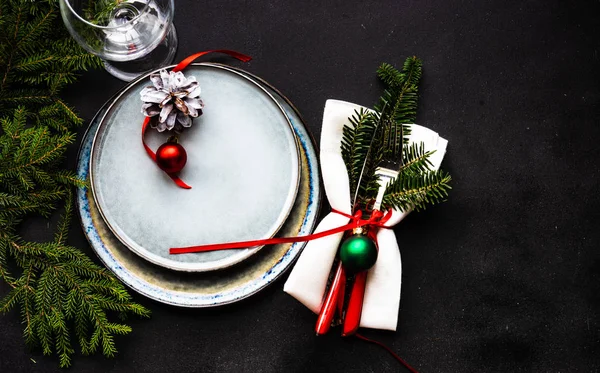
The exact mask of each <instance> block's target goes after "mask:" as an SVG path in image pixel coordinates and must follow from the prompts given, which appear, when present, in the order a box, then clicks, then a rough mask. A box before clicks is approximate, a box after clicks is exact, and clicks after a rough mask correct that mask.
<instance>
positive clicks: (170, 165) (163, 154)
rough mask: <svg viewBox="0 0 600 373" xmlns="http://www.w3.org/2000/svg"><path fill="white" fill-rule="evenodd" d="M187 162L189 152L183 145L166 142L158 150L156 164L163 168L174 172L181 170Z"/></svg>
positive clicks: (170, 172) (168, 171)
mask: <svg viewBox="0 0 600 373" xmlns="http://www.w3.org/2000/svg"><path fill="white" fill-rule="evenodd" d="M186 162H187V153H186V152H185V149H184V148H183V146H181V145H179V144H177V143H174V142H166V143H164V144H162V145H161V146H160V147H159V148H158V150H157V151H156V164H157V165H158V167H160V169H161V170H163V171H165V172H166V173H169V174H172V173H176V172H179V171H181V169H182V168H183V166H185V163H186Z"/></svg>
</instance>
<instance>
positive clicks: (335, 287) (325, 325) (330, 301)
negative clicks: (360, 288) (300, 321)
mask: <svg viewBox="0 0 600 373" xmlns="http://www.w3.org/2000/svg"><path fill="white" fill-rule="evenodd" d="M345 287H346V273H345V271H344V267H343V266H342V263H341V262H340V263H339V264H338V267H337V270H336V272H335V276H334V278H333V282H332V283H331V286H330V287H329V291H328V292H327V296H326V297H325V300H324V301H323V305H322V306H321V312H319V317H318V318H317V325H316V326H315V331H316V332H317V335H323V334H325V333H327V332H328V331H329V328H331V322H332V321H333V316H334V315H335V312H336V309H337V308H338V307H339V302H340V299H342V300H343V299H344V288H345Z"/></svg>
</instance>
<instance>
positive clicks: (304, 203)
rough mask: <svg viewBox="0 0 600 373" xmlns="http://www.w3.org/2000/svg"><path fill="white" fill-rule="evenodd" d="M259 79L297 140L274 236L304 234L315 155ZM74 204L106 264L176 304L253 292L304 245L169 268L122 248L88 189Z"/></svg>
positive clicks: (86, 152)
mask: <svg viewBox="0 0 600 373" xmlns="http://www.w3.org/2000/svg"><path fill="white" fill-rule="evenodd" d="M201 65H203V66H204V65H207V64H201ZM238 71H239V72H241V70H238ZM252 78H253V79H256V80H257V81H259V79H258V78H256V77H252ZM260 84H261V85H263V86H264V87H265V88H266V89H268V90H269V92H270V93H271V94H272V95H273V96H274V97H275V98H276V99H277V101H278V102H279V103H280V104H281V105H282V107H283V108H284V110H285V112H286V114H287V115H288V117H289V119H290V121H291V123H292V126H293V128H294V131H295V133H296V136H297V137H298V140H299V145H300V161H301V163H302V168H301V169H302V172H301V174H300V185H299V189H298V193H297V197H296V201H295V203H294V206H293V208H292V211H291V213H290V215H289V217H288V219H287V221H286V222H285V224H284V226H283V227H282V229H281V230H280V232H279V233H278V235H279V236H295V235H296V236H297V235H306V234H309V233H311V232H312V230H313V228H314V226H315V224H316V219H317V217H318V213H319V205H320V198H321V187H320V184H319V180H320V176H319V166H318V159H317V154H316V153H315V149H314V146H313V142H312V139H311V137H310V135H309V134H308V132H307V131H306V128H305V127H304V123H303V121H302V119H301V118H300V116H299V114H298V112H297V111H296V110H295V109H294V108H293V107H292V106H291V104H290V103H289V102H288V101H287V100H286V99H285V97H283V96H282V95H281V94H280V93H278V92H276V91H274V89H273V88H272V87H270V86H269V85H268V84H267V83H265V82H263V81H260ZM110 102H112V101H110ZM110 102H109V103H107V104H106V105H105V107H103V108H102V109H101V110H100V111H99V112H98V114H96V118H94V120H92V122H91V124H90V126H89V128H88V132H87V133H86V135H85V136H84V139H83V142H82V144H81V149H80V152H79V159H78V164H77V174H78V175H79V176H80V177H82V178H84V179H88V177H89V164H90V157H91V150H92V140H93V136H94V133H95V132H96V130H97V128H98V122H99V119H100V118H102V116H103V115H104V113H105V112H106V109H107V107H108V106H109V105H110ZM77 204H78V212H79V215H80V218H81V224H82V228H83V231H84V233H85V235H86V237H87V239H88V241H89V242H90V245H91V247H92V249H93V250H94V251H95V252H96V254H97V255H98V257H99V258H100V260H101V261H102V262H103V263H104V264H105V265H106V267H107V268H109V269H110V270H111V271H112V272H114V273H115V275H116V276H117V277H118V278H119V279H120V280H121V281H123V282H124V283H125V284H126V285H128V286H129V287H131V288H132V289H134V290H135V291H137V292H139V293H140V294H142V295H144V296H147V297H149V298H152V299H155V300H157V301H159V302H163V303H167V304H171V305H176V306H182V307H211V306H218V305H222V304H228V303H232V302H236V301H238V300H241V299H244V298H246V297H248V296H250V295H252V294H255V293H256V292H258V291H260V290H261V289H263V288H264V287H266V286H267V285H268V284H270V283H271V282H272V281H274V280H275V279H277V278H278V277H279V276H281V275H282V274H283V273H284V272H285V271H286V270H287V269H288V268H290V266H291V265H292V264H293V263H294V261H295V260H296V258H297V257H298V255H300V252H301V251H302V249H303V248H304V246H305V243H294V244H285V245H274V246H267V247H265V248H264V249H263V250H260V251H259V252H258V253H256V255H253V256H252V257H251V258H248V259H247V260H245V261H243V262H241V263H239V264H236V265H234V266H232V267H230V268H226V269H223V270H220V271H213V272H204V273H181V272H174V271H171V270H168V269H166V268H163V267H159V266H156V265H153V264H152V263H149V262H148V261H146V260H144V259H142V258H140V257H139V256H137V255H135V254H133V253H132V252H131V251H130V250H129V249H128V248H127V247H125V246H124V245H123V244H122V243H121V242H120V241H119V240H118V239H117V238H116V237H115V236H114V234H113V233H112V232H111V231H110V229H109V228H108V227H107V226H106V224H105V222H104V221H103V219H102V217H101V215H100V213H99V211H98V209H97V207H96V206H95V204H94V200H93V197H92V193H91V191H90V190H88V189H79V190H78V191H77Z"/></svg>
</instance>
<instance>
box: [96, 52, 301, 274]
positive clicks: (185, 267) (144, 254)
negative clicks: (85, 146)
mask: <svg viewBox="0 0 600 373" xmlns="http://www.w3.org/2000/svg"><path fill="white" fill-rule="evenodd" d="M191 65H192V66H204V67H210V68H217V69H221V70H225V71H228V72H230V73H233V74H235V75H237V76H238V77H241V78H242V79H244V80H247V81H249V82H250V83H251V84H252V85H254V86H255V87H257V88H258V89H259V90H260V91H262V92H263V93H264V94H265V95H267V97H268V98H269V99H270V101H271V102H273V103H274V104H275V105H276V107H277V108H278V109H279V112H280V113H281V114H282V116H283V118H284V119H285V122H286V123H287V128H288V129H289V131H290V134H291V136H292V138H293V148H294V150H295V157H292V159H293V162H295V163H296V167H295V176H294V177H295V185H294V186H293V188H292V189H293V191H292V193H288V195H287V197H286V200H285V203H284V206H285V208H284V211H285V212H284V213H282V214H280V215H279V217H278V221H277V222H278V223H277V225H276V227H275V228H274V229H273V230H272V231H271V232H270V233H268V234H267V235H266V236H265V237H262V238H272V237H274V236H275V235H277V233H278V232H279V231H280V230H281V228H282V226H283V225H284V224H285V222H286V220H287V218H288V217H289V214H290V213H291V211H292V209H293V206H294V202H295V201H296V198H297V196H298V188H299V185H300V175H301V173H302V162H300V144H299V139H298V135H297V134H296V131H295V129H294V126H293V125H292V123H291V121H290V118H289V117H288V114H287V113H286V112H285V110H284V109H283V107H282V106H281V105H280V104H279V102H277V100H276V99H275V98H274V97H273V95H272V94H271V93H270V92H268V91H267V90H266V89H265V87H263V86H261V84H259V83H257V82H256V81H255V80H254V78H256V77H255V76H254V75H252V74H249V73H246V72H245V71H244V70H241V69H240V70H239V71H238V70H236V69H234V68H232V67H230V66H227V65H223V64H214V63H193V64H191ZM175 66H177V65H170V66H164V67H161V68H158V69H156V70H153V71H150V72H148V73H146V74H144V75H142V76H140V77H138V78H137V79H135V80H133V81H132V82H130V83H128V84H127V85H125V87H123V88H122V89H121V90H120V91H119V92H118V93H116V94H115V95H114V96H112V97H111V98H110V99H109V101H110V104H109V105H108V106H107V107H106V109H105V112H104V113H103V114H102V118H100V120H99V124H98V129H97V130H96V133H95V134H94V137H93V140H92V145H91V150H90V162H89V170H88V175H89V178H90V189H91V191H92V196H93V198H94V203H95V205H96V207H97V210H98V212H99V213H100V215H101V216H102V219H103V220H104V222H105V223H106V225H107V227H108V228H109V229H110V231H111V232H112V234H114V235H115V237H116V238H117V239H118V240H119V241H120V242H121V243H122V244H123V245H125V246H126V247H127V248H128V249H129V250H130V251H132V252H133V253H134V254H136V255H138V256H139V257H141V258H142V259H144V260H147V261H149V262H151V263H153V264H155V265H157V266H160V267H163V268H168V269H171V270H175V271H181V272H210V271H216V270H220V269H224V268H228V267H231V266H233V265H235V264H238V263H240V262H242V261H244V260H246V259H249V258H250V257H251V256H253V255H254V254H256V253H257V252H258V251H259V250H260V249H262V248H263V247H264V245H259V246H253V247H248V248H245V249H242V250H241V251H240V254H239V255H236V256H233V257H226V258H223V259H219V260H217V261H216V264H212V265H205V264H204V263H203V262H178V261H173V260H170V259H168V258H165V257H162V256H159V255H157V254H154V253H152V252H149V251H148V250H147V249H144V248H143V247H142V246H141V245H139V244H138V246H140V247H139V248H138V247H136V246H135V245H133V244H131V242H128V241H127V240H126V239H125V238H124V237H122V235H120V234H119V232H118V231H117V229H116V228H115V227H114V226H113V224H111V222H110V221H109V220H108V219H107V216H106V214H105V212H104V210H103V208H102V205H101V204H100V203H99V202H98V198H99V197H98V196H97V191H96V188H95V185H94V176H93V175H94V173H93V172H92V168H93V165H94V156H93V155H94V149H96V145H97V141H98V137H99V134H100V129H101V128H102V126H103V125H104V126H106V122H105V121H106V119H107V115H108V114H109V112H110V111H111V110H112V109H113V108H114V107H115V105H116V104H117V102H118V101H119V99H121V98H122V97H123V96H124V95H125V94H126V93H127V92H128V91H130V90H131V88H132V87H134V86H136V85H137V84H139V83H140V82H142V81H143V80H147V79H148V77H149V76H150V75H151V74H155V73H157V72H158V71H160V70H163V69H167V70H168V69H172V68H173V67H175ZM263 83H266V82H264V81H263ZM267 85H268V86H269V88H270V87H271V85H269V84H267ZM276 92H277V93H278V94H280V95H281V93H280V92H278V91H276ZM282 98H283V96H282ZM284 100H285V101H286V102H288V103H289V100H287V99H284ZM109 101H107V102H109ZM105 104H106V103H105ZM293 110H294V111H295V112H296V113H298V111H297V110H296V109H295V108H293ZM94 118H95V117H94ZM92 120H93V119H92ZM140 128H141V127H140ZM86 134H87V133H86ZM113 223H114V222H113ZM130 240H131V239H130ZM228 258H231V259H229V260H227V259H228ZM210 263H215V262H209V264H210Z"/></svg>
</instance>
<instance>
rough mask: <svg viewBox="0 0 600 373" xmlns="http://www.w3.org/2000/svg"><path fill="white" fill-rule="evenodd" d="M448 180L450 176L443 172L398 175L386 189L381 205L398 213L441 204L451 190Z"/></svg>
mask: <svg viewBox="0 0 600 373" xmlns="http://www.w3.org/2000/svg"><path fill="white" fill-rule="evenodd" d="M450 180H451V177H450V175H449V174H447V173H446V172H444V171H432V172H427V173H424V174H408V173H400V175H398V177H397V178H396V180H395V181H394V182H393V183H391V184H390V185H388V187H387V188H386V190H385V194H384V196H383V202H382V204H381V205H382V206H383V207H384V208H385V209H390V208H392V209H397V210H400V211H407V210H409V209H411V208H414V209H415V210H417V211H418V210H422V209H424V208H425V207H426V205H428V204H435V203H439V202H442V201H444V200H445V199H446V197H448V190H450V189H452V188H451V187H450V185H449V184H450Z"/></svg>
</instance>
